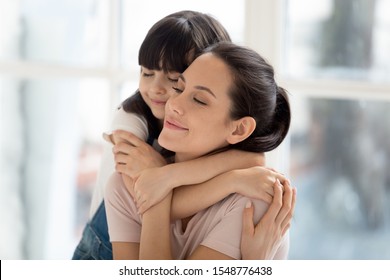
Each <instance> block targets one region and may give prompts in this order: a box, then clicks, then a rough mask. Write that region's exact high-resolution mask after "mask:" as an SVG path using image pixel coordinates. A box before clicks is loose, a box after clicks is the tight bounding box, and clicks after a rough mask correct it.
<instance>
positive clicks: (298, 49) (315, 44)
mask: <svg viewBox="0 0 390 280" xmlns="http://www.w3.org/2000/svg"><path fill="white" fill-rule="evenodd" d="M287 3H288V5H287V6H288V10H287V19H286V21H287V22H286V28H287V38H288V40H287V44H286V47H285V52H286V61H287V65H286V66H287V67H286V68H285V69H286V71H287V73H286V74H288V75H291V76H293V77H305V78H307V77H314V78H317V77H327V78H347V79H365V80H373V81H386V82H388V79H389V73H390V52H389V51H388V50H389V48H390V32H389V30H390V17H388V16H387V12H388V11H389V10H390V2H389V1H386V0H343V1H336V0H320V1H310V0H289V1H287ZM307 11H310V12H307Z"/></svg>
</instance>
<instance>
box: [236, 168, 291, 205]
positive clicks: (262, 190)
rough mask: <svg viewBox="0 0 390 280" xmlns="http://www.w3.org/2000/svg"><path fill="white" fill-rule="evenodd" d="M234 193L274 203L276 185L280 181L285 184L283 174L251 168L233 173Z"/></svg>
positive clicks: (271, 170) (266, 169)
mask: <svg viewBox="0 0 390 280" xmlns="http://www.w3.org/2000/svg"><path fill="white" fill-rule="evenodd" d="M232 178H233V179H232V182H233V186H234V192H236V193H239V194H241V195H243V196H247V197H251V198H254V199H261V200H263V201H265V202H267V203H271V202H272V198H273V196H274V184H275V182H276V180H277V179H278V180H279V181H280V182H285V181H286V180H287V179H286V177H284V176H283V174H281V173H278V172H276V171H275V170H273V169H271V168H267V167H260V166H256V167H251V168H247V169H239V170H233V171H232Z"/></svg>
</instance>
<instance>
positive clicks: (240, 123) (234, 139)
mask: <svg viewBox="0 0 390 280" xmlns="http://www.w3.org/2000/svg"><path fill="white" fill-rule="evenodd" d="M255 128H256V121H255V119H254V118H252V117H243V118H241V119H239V120H236V121H233V127H232V132H231V133H230V135H229V136H228V138H227V141H228V143H229V144H237V143H239V142H242V141H244V140H245V139H246V138H248V137H249V136H250V135H251V134H252V132H253V131H254V130H255Z"/></svg>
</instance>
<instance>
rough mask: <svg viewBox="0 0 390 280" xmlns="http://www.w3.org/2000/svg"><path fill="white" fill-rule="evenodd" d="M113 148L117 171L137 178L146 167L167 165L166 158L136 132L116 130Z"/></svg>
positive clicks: (113, 137) (113, 136)
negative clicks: (135, 133)
mask: <svg viewBox="0 0 390 280" xmlns="http://www.w3.org/2000/svg"><path fill="white" fill-rule="evenodd" d="M112 139H113V140H114V142H115V145H114V147H113V149H112V151H113V153H114V158H115V169H116V171H117V172H119V173H122V174H124V175H127V176H129V177H132V178H135V177H136V176H137V175H138V173H139V172H140V171H142V170H144V169H147V168H152V167H160V166H164V165H166V161H165V159H164V158H163V157H162V156H161V155H160V154H159V153H158V152H157V151H156V150H155V149H154V148H153V147H151V146H150V145H148V144H147V143H145V142H144V141H142V140H141V139H139V138H138V137H136V136H135V135H134V134H132V133H130V132H127V131H124V130H116V131H114V132H113V135H112Z"/></svg>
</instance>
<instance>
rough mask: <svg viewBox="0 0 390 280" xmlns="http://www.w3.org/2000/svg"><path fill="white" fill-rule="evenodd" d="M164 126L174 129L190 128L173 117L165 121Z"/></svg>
mask: <svg viewBox="0 0 390 280" xmlns="http://www.w3.org/2000/svg"><path fill="white" fill-rule="evenodd" d="M164 127H166V128H169V129H174V130H188V128H186V127H184V126H183V125H182V124H180V123H179V122H178V121H175V120H173V119H166V120H165V121H164Z"/></svg>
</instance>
